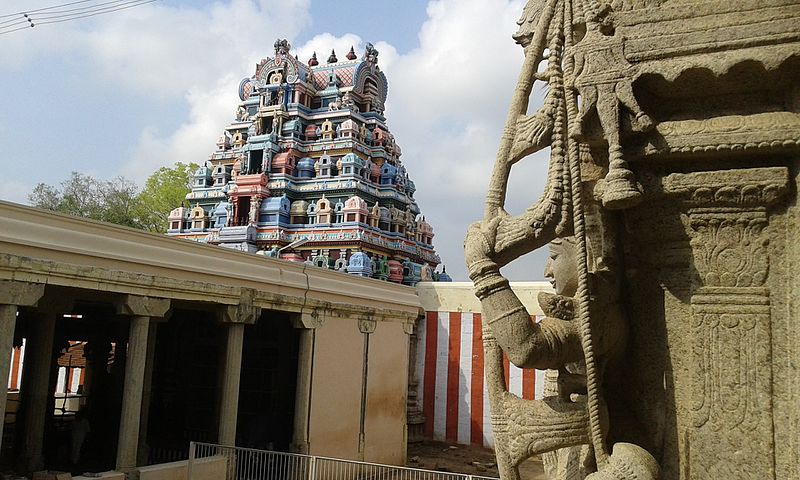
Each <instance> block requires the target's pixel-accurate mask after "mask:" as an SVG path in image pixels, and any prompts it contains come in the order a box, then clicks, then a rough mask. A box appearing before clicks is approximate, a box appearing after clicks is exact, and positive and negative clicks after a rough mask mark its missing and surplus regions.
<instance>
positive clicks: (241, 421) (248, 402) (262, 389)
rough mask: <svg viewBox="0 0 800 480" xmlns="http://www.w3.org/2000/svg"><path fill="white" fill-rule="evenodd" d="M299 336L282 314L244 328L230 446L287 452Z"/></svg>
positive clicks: (290, 435)
mask: <svg viewBox="0 0 800 480" xmlns="http://www.w3.org/2000/svg"><path fill="white" fill-rule="evenodd" d="M298 346H299V331H298V330H297V329H295V328H292V325H291V321H290V317H289V315H288V314H285V313H278V312H265V313H264V314H263V315H262V316H261V319H260V320H259V321H258V322H256V324H255V325H248V326H247V327H245V335H244V348H243V356H242V377H241V384H240V386H239V418H238V423H237V428H236V432H237V435H236V436H237V439H236V444H237V445H238V446H243V447H251V448H261V449H270V450H279V451H284V452H288V451H289V446H290V444H291V442H292V425H293V422H294V402H295V385H296V380H297V354H298Z"/></svg>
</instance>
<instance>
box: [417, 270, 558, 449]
mask: <svg viewBox="0 0 800 480" xmlns="http://www.w3.org/2000/svg"><path fill="white" fill-rule="evenodd" d="M512 288H513V290H514V292H515V293H516V294H517V295H518V296H519V298H520V300H521V301H522V302H523V304H524V305H525V307H526V308H527V309H528V313H530V315H531V317H532V318H533V319H534V320H536V319H540V318H541V317H542V310H541V308H540V307H539V304H538V302H537V301H536V297H537V295H538V294H539V292H543V291H544V292H551V291H552V288H551V287H550V284H549V283H548V282H524V283H523V282H520V283H512ZM417 292H418V293H419V296H420V302H421V303H422V308H423V309H424V310H425V312H426V314H425V318H423V319H421V320H419V321H418V322H417V328H416V335H417V338H418V346H417V351H416V358H415V361H416V366H415V368H416V372H417V376H418V382H419V384H418V386H417V401H418V403H419V404H420V407H421V408H422V411H423V413H424V414H425V425H424V432H425V438H428V439H431V440H439V441H447V442H451V443H458V444H464V445H469V444H472V445H481V446H485V447H492V446H493V445H494V438H493V436H492V430H491V418H490V415H489V398H488V392H487V390H486V388H485V385H484V370H483V343H482V340H481V304H480V302H479V301H478V299H477V298H476V297H475V295H474V293H473V288H472V284H471V283H467V282H452V283H430V282H424V283H419V284H417ZM504 362H505V365H506V372H507V375H506V378H507V384H508V385H509V391H510V392H512V393H514V394H515V395H517V396H519V397H522V398H526V399H534V398H541V397H542V391H543V385H544V371H542V370H522V369H520V368H518V367H516V366H515V365H513V364H510V363H509V362H508V359H507V358H504Z"/></svg>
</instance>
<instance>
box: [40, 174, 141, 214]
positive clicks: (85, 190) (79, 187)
mask: <svg viewBox="0 0 800 480" xmlns="http://www.w3.org/2000/svg"><path fill="white" fill-rule="evenodd" d="M138 194H139V188H138V187H137V186H136V184H134V183H133V182H131V181H129V180H127V179H125V178H123V177H117V178H114V179H113V180H98V179H96V178H94V177H92V176H90V175H84V174H82V173H78V172H72V173H71V174H70V177H69V178H68V179H67V180H64V181H63V182H61V185H60V186H58V187H55V186H52V185H47V184H44V183H40V184H38V185H36V187H35V188H34V189H33V192H31V194H30V195H29V196H28V200H29V201H30V202H31V205H33V206H34V207H39V208H44V209H47V210H53V211H56V212H61V213H66V214H68V215H75V216H78V217H84V218H91V219H94V220H101V221H104V222H112V223H117V224H120V225H126V226H129V227H138V226H139V225H138V222H137V219H136V217H135V214H134V210H135V205H136V203H137V201H138V200H137V198H138Z"/></svg>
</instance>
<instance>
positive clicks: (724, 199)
mask: <svg viewBox="0 0 800 480" xmlns="http://www.w3.org/2000/svg"><path fill="white" fill-rule="evenodd" d="M788 181H789V175H788V169H786V168H785V167H772V168H753V169H743V170H727V171H716V172H699V173H690V174H672V175H669V176H668V177H666V178H665V182H664V186H665V191H666V192H667V193H673V194H681V195H683V196H684V199H685V202H686V204H687V206H688V207H689V208H688V209H687V210H686V217H685V222H686V227H687V229H686V230H687V234H688V235H689V238H690V245H691V248H692V255H693V259H694V269H695V270H696V277H695V278H696V279H697V280H698V281H699V285H697V286H696V288H695V289H694V291H693V293H692V296H691V300H690V303H691V318H690V319H688V321H687V325H686V326H685V328H686V329H687V330H689V332H688V335H689V337H690V338H691V342H692V343H691V355H692V356H693V359H692V362H691V365H692V371H691V372H690V374H691V382H692V389H691V398H690V399H688V400H690V401H689V405H690V413H691V421H692V427H693V429H690V430H689V431H688V432H687V434H686V437H685V439H684V441H685V442H686V444H685V445H684V449H683V451H684V455H686V456H688V458H685V459H684V461H685V462H686V463H685V464H686V465H687V466H688V468H690V469H691V475H690V476H691V477H692V478H748V479H749V478H753V479H755V478H765V477H766V476H768V477H769V478H772V475H765V474H766V473H767V472H773V473H774V467H773V459H774V455H775V453H774V452H775V444H774V436H773V406H772V349H771V344H772V319H771V312H770V286H769V285H770V284H769V273H770V251H769V238H770V233H769V231H770V215H769V208H770V207H772V206H775V205H776V204H778V202H779V200H781V199H782V197H783V196H784V195H785V194H786V192H787V189H788ZM682 463H683V462H682ZM742 465H747V466H748V467H747V468H746V469H745V470H741V466H742ZM749 472H750V473H749Z"/></svg>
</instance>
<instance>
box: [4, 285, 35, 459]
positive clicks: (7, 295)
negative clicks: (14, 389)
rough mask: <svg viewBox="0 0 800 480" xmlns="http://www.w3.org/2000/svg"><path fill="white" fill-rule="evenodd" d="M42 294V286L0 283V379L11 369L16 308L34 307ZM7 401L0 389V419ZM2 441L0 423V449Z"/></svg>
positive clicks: (6, 376) (5, 394)
mask: <svg viewBox="0 0 800 480" xmlns="http://www.w3.org/2000/svg"><path fill="white" fill-rule="evenodd" d="M43 293H44V284H38V283H24V282H11V281H5V280H3V281H0V379H3V378H8V374H9V370H10V368H11V352H12V350H13V348H14V329H15V328H16V325H17V308H18V307H21V306H25V307H29V306H33V305H36V302H38V301H39V299H40V298H41V297H42V294H43ZM7 400H8V389H7V388H0V419H1V418H5V416H6V401H7ZM2 441H3V424H2V423H0V448H2Z"/></svg>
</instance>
